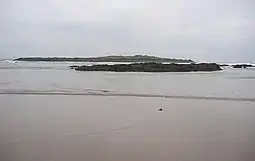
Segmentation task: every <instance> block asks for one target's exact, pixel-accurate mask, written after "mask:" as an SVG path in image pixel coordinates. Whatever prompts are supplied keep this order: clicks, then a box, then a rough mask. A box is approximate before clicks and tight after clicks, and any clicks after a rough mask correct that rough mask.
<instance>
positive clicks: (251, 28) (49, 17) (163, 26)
mask: <svg viewBox="0 0 255 161" xmlns="http://www.w3.org/2000/svg"><path fill="white" fill-rule="evenodd" d="M254 44H255V1H254V0H192V1H191V0H107V1H106V0H0V57H10V58H12V57H19V56H99V55H106V54H107V53H113V54H121V53H122V54H132V53H133V52H141V53H143V52H147V53H152V54H153V55H158V56H166V57H174V58H191V59H194V60H201V61H222V62H224V61H225V62H236V61H243V62H252V61H253V62H254V61H255V45H254Z"/></svg>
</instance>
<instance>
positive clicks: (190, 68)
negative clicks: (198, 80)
mask: <svg viewBox="0 0 255 161" xmlns="http://www.w3.org/2000/svg"><path fill="white" fill-rule="evenodd" d="M71 68H72V69H75V70H76V71H111V72H197V71H219V70H222V69H221V68H220V66H219V65H217V64H215V63H200V64H194V63H193V64H174V63H172V64H162V63H134V64H115V65H92V66H86V65H83V66H72V67H71Z"/></svg>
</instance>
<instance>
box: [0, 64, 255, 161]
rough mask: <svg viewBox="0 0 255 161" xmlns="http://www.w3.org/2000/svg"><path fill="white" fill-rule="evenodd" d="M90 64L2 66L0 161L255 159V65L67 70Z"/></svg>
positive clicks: (0, 85)
mask: <svg viewBox="0 0 255 161" xmlns="http://www.w3.org/2000/svg"><path fill="white" fill-rule="evenodd" d="M93 64H97V63H80V62H19V61H12V60H1V61H0V160H1V161H70V160H73V161H84V160H87V161H93V160H95V161H130V160H132V161H155V160H161V161H169V160H171V161H216V160H217V161H254V160H255V68H247V69H234V68H231V67H224V68H223V70H222V71H215V72H184V73H179V72H176V73H142V72H137V73H129V72H81V71H75V70H72V69H70V68H69V66H71V65H93ZM101 64H113V63H107V62H105V63H101ZM159 109H162V111H160V110H159Z"/></svg>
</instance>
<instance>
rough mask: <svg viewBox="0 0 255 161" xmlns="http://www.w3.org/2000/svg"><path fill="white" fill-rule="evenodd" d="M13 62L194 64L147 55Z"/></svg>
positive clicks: (37, 58) (39, 59)
mask: <svg viewBox="0 0 255 161" xmlns="http://www.w3.org/2000/svg"><path fill="white" fill-rule="evenodd" d="M15 61H51V62H131V63H132V62H155V63H163V62H169V63H194V61H193V60H190V59H170V58H161V57H156V56H148V55H134V56H103V57H88V58H81V57H79V58H66V57H48V58H43V57H25V58H18V59H15Z"/></svg>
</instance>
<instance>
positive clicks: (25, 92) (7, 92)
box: [0, 90, 255, 102]
mask: <svg viewBox="0 0 255 161" xmlns="http://www.w3.org/2000/svg"><path fill="white" fill-rule="evenodd" d="M0 95H50V96H54V95H56V96H57V95H62V96H114V97H144V98H166V99H167V98H169V99H188V100H217V101H243V102H244V101H245V102H247V101H248V102H255V98H240V97H239V98H235V97H211V96H185V95H158V94H134V93H111V92H70V91H63V90H59V91H56V90H54V91H38V90H1V91H0Z"/></svg>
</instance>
